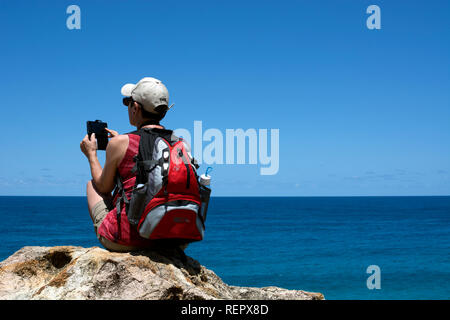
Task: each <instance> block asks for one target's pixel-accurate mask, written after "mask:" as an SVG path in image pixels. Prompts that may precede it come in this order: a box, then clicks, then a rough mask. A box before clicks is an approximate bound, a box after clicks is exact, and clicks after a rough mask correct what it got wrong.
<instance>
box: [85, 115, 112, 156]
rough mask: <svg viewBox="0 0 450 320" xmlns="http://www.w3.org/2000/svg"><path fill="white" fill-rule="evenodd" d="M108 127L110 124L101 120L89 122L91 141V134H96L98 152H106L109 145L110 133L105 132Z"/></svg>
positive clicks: (88, 128) (88, 131) (88, 130)
mask: <svg viewBox="0 0 450 320" xmlns="http://www.w3.org/2000/svg"><path fill="white" fill-rule="evenodd" d="M107 127H108V124H107V123H106V122H102V121H100V120H95V121H88V122H87V134H88V136H89V139H91V134H93V133H95V138H96V139H97V149H98V150H106V146H107V145H108V131H106V130H105V128H107Z"/></svg>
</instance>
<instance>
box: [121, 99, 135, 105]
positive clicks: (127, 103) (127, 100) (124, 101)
mask: <svg viewBox="0 0 450 320" xmlns="http://www.w3.org/2000/svg"><path fill="white" fill-rule="evenodd" d="M122 102H123V105H124V106H126V107H128V106H129V105H130V103H131V102H133V98H132V97H125V98H123V99H122Z"/></svg>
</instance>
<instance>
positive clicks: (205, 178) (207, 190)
mask: <svg viewBox="0 0 450 320" xmlns="http://www.w3.org/2000/svg"><path fill="white" fill-rule="evenodd" d="M211 169H212V168H211V167H208V169H206V173H205V174H202V175H201V176H200V178H199V183H198V184H199V188H200V190H199V191H200V202H201V210H200V217H201V218H202V221H203V223H205V221H206V214H207V213H208V204H209V198H210V196H211V187H210V185H211V176H209V175H208V172H210V171H211Z"/></svg>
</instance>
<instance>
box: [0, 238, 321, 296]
mask: <svg viewBox="0 0 450 320" xmlns="http://www.w3.org/2000/svg"><path fill="white" fill-rule="evenodd" d="M323 298H324V297H323V295H322V294H321V293H312V292H305V291H300V290H287V289H281V288H277V287H265V288H249V287H235V286H229V285H227V284H225V283H224V282H223V281H222V280H221V279H220V278H219V277H218V276H217V275H216V274H215V273H214V272H213V271H211V270H208V269H206V268H205V267H203V266H201V265H200V264H199V263H198V262H197V261H196V260H194V259H192V258H190V257H187V256H185V255H184V254H182V253H181V252H179V251H176V250H173V249H159V250H153V251H143V252H136V253H113V252H109V251H107V250H104V249H101V248H98V247H92V248H82V247H73V246H63V247H24V248H22V249H20V250H19V251H17V252H16V253H14V254H13V255H12V256H10V257H9V258H7V259H6V260H4V261H2V262H0V299H52V300H54V299H58V300H59V299H129V300H131V299H132V300H135V299H142V300H147V299H189V300H203V299H264V300H268V299H295V300H318V299H323Z"/></svg>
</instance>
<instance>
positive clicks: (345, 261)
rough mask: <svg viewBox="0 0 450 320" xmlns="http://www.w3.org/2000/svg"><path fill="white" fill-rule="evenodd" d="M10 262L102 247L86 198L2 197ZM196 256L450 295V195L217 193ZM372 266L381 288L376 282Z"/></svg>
mask: <svg viewBox="0 0 450 320" xmlns="http://www.w3.org/2000/svg"><path fill="white" fill-rule="evenodd" d="M0 221H2V223H1V225H0V243H1V247H0V260H3V259H5V258H6V257H8V256H9V255H11V254H12V253H14V252H15V251H16V250H18V249H20V248H21V247H23V246H25V245H42V246H54V245H79V246H85V247H90V246H97V245H99V244H98V243H97V239H96V237H95V235H94V229H93V227H92V223H91V220H90V218H89V214H88V212H87V204H86V199H85V198H84V197H0ZM186 252H187V254H188V255H190V256H192V257H193V258H195V259H197V260H199V262H200V263H201V264H203V265H205V266H206V267H208V268H211V269H213V270H214V271H215V272H216V273H217V274H218V275H219V276H220V277H221V278H222V279H223V280H224V281H225V282H227V283H228V284H231V285H238V286H258V287H261V286H271V285H274V286H279V287H284V288H288V289H302V290H307V291H316V292H322V293H323V294H324V295H325V297H326V298H327V299H449V298H450V197H299V198H290V197H286V198H278V197H277V198H262V197H261V198H256V197H255V198H242V197H240V198H232V197H223V198H213V199H212V200H211V203H210V207H209V213H208V219H207V229H206V233H205V240H204V241H202V242H199V243H194V244H191V245H190V247H189V248H188V249H187V250H186ZM369 265H377V266H379V267H380V270H381V289H373V290H369V289H368V288H367V284H366V280H367V278H368V277H369V276H370V275H369V274H367V273H366V269H367V267H368V266H369Z"/></svg>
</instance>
